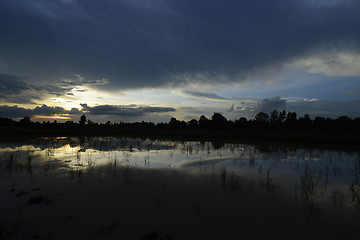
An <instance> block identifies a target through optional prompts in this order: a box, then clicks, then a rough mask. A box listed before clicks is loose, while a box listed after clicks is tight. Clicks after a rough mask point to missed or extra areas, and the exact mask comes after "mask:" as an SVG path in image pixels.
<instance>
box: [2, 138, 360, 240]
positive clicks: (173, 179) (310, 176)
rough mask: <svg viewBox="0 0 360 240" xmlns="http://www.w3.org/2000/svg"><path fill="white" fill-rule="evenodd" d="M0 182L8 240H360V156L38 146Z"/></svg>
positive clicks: (257, 148)
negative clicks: (265, 238)
mask: <svg viewBox="0 0 360 240" xmlns="http://www.w3.org/2000/svg"><path fill="white" fill-rule="evenodd" d="M0 173H1V175H0V199H1V207H0V212H1V214H0V239H3V238H4V239H115V238H116V239H239V238H241V239H256V238H260V237H261V238H263V237H277V238H278V239H303V238H305V237H306V238H307V239H309V238H310V239H319V238H325V237H326V238H328V239H358V238H359V237H360V232H359V231H360V229H359V227H358V222H359V220H360V212H359V210H360V185H359V184H360V152H358V151H349V150H347V151H344V150H332V149H329V148H325V149H316V148H305V147H296V146H295V147H294V146H291V147H290V146H287V145H284V144H282V145H273V144H272V145H270V144H269V145H267V144H256V145H252V144H232V143H211V142H196V141H191V142H190V141H166V140H149V139H133V138H115V137H82V138H76V137H58V138H38V139H32V140H28V141H22V142H8V143H6V142H5V143H4V142H2V143H0Z"/></svg>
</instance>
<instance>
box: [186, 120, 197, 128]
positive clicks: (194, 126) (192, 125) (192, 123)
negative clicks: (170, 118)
mask: <svg viewBox="0 0 360 240" xmlns="http://www.w3.org/2000/svg"><path fill="white" fill-rule="evenodd" d="M188 126H189V128H190V129H196V128H197V127H198V126H199V123H198V121H197V120H196V119H191V120H190V121H189V123H188Z"/></svg>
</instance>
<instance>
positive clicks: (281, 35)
mask: <svg viewBox="0 0 360 240" xmlns="http://www.w3.org/2000/svg"><path fill="white" fill-rule="evenodd" d="M359 9H360V1H351V0H347V1H345V0H344V1H340V0H339V1H337V0H333V1H323V0H311V1H310V0H304V1H288V0H259V1H254V0H226V1H218V0H196V1H194V0H181V1H179V0H158V1H136V0H133V1H132V0H131V1H130V0H108V1H98V0H87V1H84V0H68V1H64V0H32V1H28V0H18V1H1V3H0V29H1V31H2V34H1V39H0V46H1V47H0V51H1V53H2V54H1V56H0V62H5V63H6V66H7V67H6V68H4V69H6V70H8V71H9V72H8V73H15V72H18V73H20V74H24V75H27V76H30V77H31V79H32V80H33V81H37V80H47V81H51V79H52V78H53V76H54V75H57V76H62V77H64V78H66V77H69V76H72V74H74V73H76V74H80V75H81V76H84V77H85V78H86V79H103V78H105V79H109V82H110V83H109V84H108V85H103V86H102V87H103V88H107V89H109V90H116V89H117V87H122V88H143V87H159V86H166V85H181V84H183V83H186V82H189V81H191V82H193V81H199V82H200V81H201V82H209V83H215V82H216V83H219V84H220V83H224V82H227V81H243V80H244V79H246V78H247V77H249V76H251V75H252V74H253V73H254V72H259V71H260V72H261V71H262V70H264V69H265V70H266V69H270V68H271V69H277V68H280V67H281V65H282V64H283V63H287V62H289V61H292V60H294V59H296V58H298V57H304V56H307V55H310V54H316V53H318V54H321V52H322V51H329V50H331V51H333V50H335V51H336V50H347V51H351V52H354V51H356V52H359V48H360V46H359V45H360V31H359V28H360V14H358V12H359ZM4 69H1V68H0V71H4Z"/></svg>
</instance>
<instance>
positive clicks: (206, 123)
mask: <svg viewBox="0 0 360 240" xmlns="http://www.w3.org/2000/svg"><path fill="white" fill-rule="evenodd" d="M209 122H210V120H209V119H207V118H206V117H205V116H204V115H201V116H200V119H199V127H200V128H209V127H210V124H209Z"/></svg>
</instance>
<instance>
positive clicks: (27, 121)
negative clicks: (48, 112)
mask: <svg viewBox="0 0 360 240" xmlns="http://www.w3.org/2000/svg"><path fill="white" fill-rule="evenodd" d="M30 124H31V121H30V117H24V118H23V119H20V125H22V126H29V125H30Z"/></svg>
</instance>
